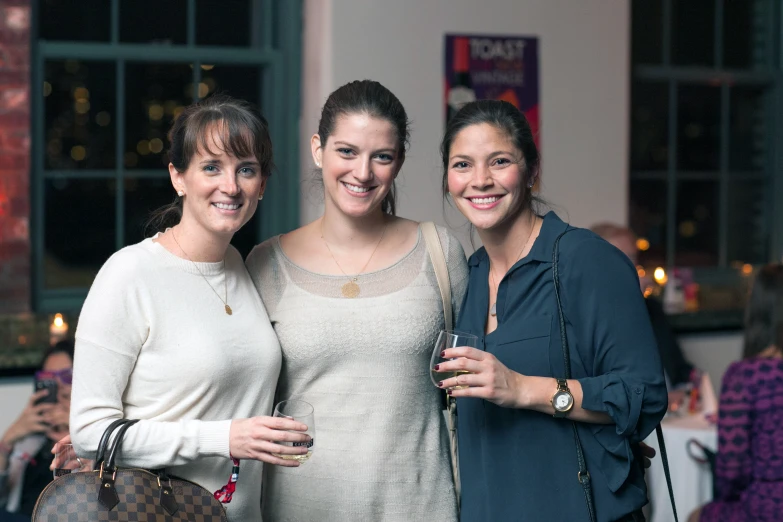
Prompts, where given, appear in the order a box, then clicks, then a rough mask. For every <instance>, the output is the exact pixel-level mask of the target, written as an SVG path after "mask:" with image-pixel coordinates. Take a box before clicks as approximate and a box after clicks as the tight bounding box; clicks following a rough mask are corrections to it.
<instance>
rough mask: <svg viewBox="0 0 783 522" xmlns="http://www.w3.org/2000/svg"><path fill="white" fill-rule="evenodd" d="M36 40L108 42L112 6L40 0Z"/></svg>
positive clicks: (100, 1) (95, 0) (97, 1)
mask: <svg viewBox="0 0 783 522" xmlns="http://www.w3.org/2000/svg"><path fill="white" fill-rule="evenodd" d="M39 5H40V9H39V11H38V28H39V29H38V30H39V36H40V37H41V38H42V39H43V40H74V41H90V42H108V41H109V40H110V39H111V2H109V1H107V0H79V1H78V2H74V1H73V0H40V1H39Z"/></svg>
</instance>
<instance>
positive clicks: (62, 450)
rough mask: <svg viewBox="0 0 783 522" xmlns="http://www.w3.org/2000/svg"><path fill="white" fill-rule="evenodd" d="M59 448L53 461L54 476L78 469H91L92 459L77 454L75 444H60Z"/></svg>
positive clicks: (60, 475) (74, 471)
mask: <svg viewBox="0 0 783 522" xmlns="http://www.w3.org/2000/svg"><path fill="white" fill-rule="evenodd" d="M58 450H59V451H57V452H56V453H55V454H54V462H53V463H52V468H53V469H54V473H53V474H54V478H57V477H62V476H63V475H68V474H69V473H76V472H77V471H89V470H90V468H91V467H92V461H90V460H87V459H80V458H79V457H77V456H76V452H75V451H74V449H73V444H60V445H59V448H58Z"/></svg>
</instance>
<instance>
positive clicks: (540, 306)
mask: <svg viewBox="0 0 783 522" xmlns="http://www.w3.org/2000/svg"><path fill="white" fill-rule="evenodd" d="M567 227H569V225H567V224H566V223H564V222H563V221H561V220H560V219H559V218H558V217H557V215H556V214H555V213H554V212H550V213H548V214H547V215H546V216H545V217H544V221H543V224H542V226H541V232H540V234H539V236H538V238H537V239H536V241H535V243H534V244H533V247H532V249H531V251H530V253H529V254H528V255H527V256H526V257H524V258H523V259H521V260H519V261H518V262H517V263H516V264H515V265H514V266H513V267H511V269H510V270H509V271H508V273H507V274H506V275H505V277H504V278H503V280H502V281H501V282H500V286H499V289H498V300H497V320H498V327H497V329H496V330H495V331H493V332H492V333H490V334H489V335H485V334H484V332H485V324H486V317H487V310H488V309H489V285H488V283H487V277H488V274H489V258H488V256H487V253H486V251H485V250H484V249H483V248H482V249H480V250H478V251H477V252H476V253H474V254H473V255H472V256H471V258H470V260H469V261H468V265H469V267H470V278H469V283H468V290H467V293H466V295H465V301H464V303H463V305H462V310H461V314H460V317H459V320H458V322H457V329H458V330H462V331H467V332H470V333H472V334H474V335H477V336H478V337H479V343H480V345H481V348H483V349H485V350H487V351H488V352H490V353H492V354H494V355H495V356H496V357H497V358H498V359H499V360H500V361H501V362H502V363H503V364H505V365H506V366H507V367H508V368H510V369H511V370H514V371H516V372H519V373H521V374H523V375H531V376H541V377H548V376H551V377H563V375H564V372H565V370H564V363H563V351H562V347H561V344H560V332H559V326H558V320H557V303H556V301H555V293H554V284H553V282H552V249H553V247H554V243H555V239H556V238H557V236H558V235H560V233H561V232H562V231H564V230H566V228H567ZM559 249H560V253H559V263H558V265H559V275H560V285H561V298H562V303H563V311H564V315H565V320H566V332H567V335H568V342H569V345H570V351H571V372H572V378H574V379H577V380H578V381H579V382H580V383H581V385H582V390H583V393H584V397H583V401H582V406H583V407H584V408H585V409H588V410H592V411H598V412H605V413H607V414H608V415H609V416H610V417H611V418H612V420H613V421H614V422H613V424H589V423H578V429H579V435H580V438H581V441H582V446H583V448H584V451H585V458H586V460H587V469H588V471H589V472H590V475H591V477H592V482H593V495H594V498H595V506H596V513H597V517H598V520H599V521H600V522H609V521H613V520H617V519H618V518H620V517H622V516H624V515H626V514H628V513H631V512H633V511H635V510H636V509H639V508H641V507H642V506H643V505H645V504H646V503H647V489H646V486H645V482H644V470H643V468H642V463H641V458H640V457H638V456H636V455H635V453H636V451H635V450H636V448H637V445H636V443H637V442H639V441H641V440H643V439H644V438H645V437H646V436H647V435H648V434H650V433H651V432H652V431H653V430H654V429H655V426H656V425H657V424H658V423H659V422H660V420H661V418H662V417H663V415H664V413H665V411H666V406H667V396H666V385H665V380H664V374H663V369H662V366H661V361H660V358H659V355H658V348H657V346H656V342H655V336H654V334H653V331H652V328H651V326H650V319H649V316H648V314H647V309H646V307H645V304H644V298H643V296H642V294H641V292H640V290H639V281H638V277H637V274H636V270H635V268H634V266H633V265H632V264H631V262H630V261H629V260H628V258H627V257H626V256H625V255H624V254H623V253H622V252H620V251H619V250H617V249H616V248H615V247H613V246H611V245H610V244H609V243H607V242H606V241H604V240H603V239H601V238H599V237H598V236H597V235H595V234H593V233H592V232H590V231H588V230H584V229H573V230H571V231H570V232H569V233H567V234H566V235H564V236H563V238H562V240H561V241H560V246H559ZM555 390H556V385H555V382H554V381H553V382H552V393H553V394H554V392H555ZM457 404H458V412H459V437H460V438H459V456H460V476H461V480H462V510H461V520H462V522H487V521H490V520H491V521H493V522H503V521H512V520H513V521H535V522H539V521H542V520H547V521H550V520H551V521H561V520H562V521H566V520H568V521H580V520H589V516H588V511H587V504H586V502H585V497H584V492H583V490H582V486H581V485H580V484H579V482H577V471H578V465H577V459H576V447H575V443H574V436H573V429H572V428H571V421H570V420H568V419H555V418H554V417H552V416H551V415H548V414H545V413H541V412H537V411H532V410H523V409H511V408H502V407H500V406H496V405H494V404H492V403H490V402H488V401H484V400H482V399H472V398H468V399H458V401H457ZM654 465H660V464H659V463H658V462H655V463H654Z"/></svg>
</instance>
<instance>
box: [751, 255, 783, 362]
mask: <svg viewBox="0 0 783 522" xmlns="http://www.w3.org/2000/svg"><path fill="white" fill-rule="evenodd" d="M781 334H783V265H781V264H779V263H772V264H769V265H767V266H765V267H763V268H762V269H761V270H759V271H758V273H757V274H756V279H755V280H754V281H753V289H752V290H751V292H750V299H749V300H748V306H747V308H746V309H745V347H744V348H743V353H742V357H743V358H745V359H747V358H749V357H755V356H757V355H758V354H760V353H761V352H763V351H764V350H766V349H767V348H769V347H770V346H777V347H778V348H783V339H781Z"/></svg>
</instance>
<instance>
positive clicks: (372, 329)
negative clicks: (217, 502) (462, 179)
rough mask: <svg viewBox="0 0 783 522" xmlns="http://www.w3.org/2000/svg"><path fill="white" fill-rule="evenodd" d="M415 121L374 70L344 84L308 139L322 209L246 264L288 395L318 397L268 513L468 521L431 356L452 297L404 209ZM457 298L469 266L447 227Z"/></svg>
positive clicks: (269, 497)
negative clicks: (304, 452) (400, 195)
mask: <svg viewBox="0 0 783 522" xmlns="http://www.w3.org/2000/svg"><path fill="white" fill-rule="evenodd" d="M407 138H408V119H407V116H406V113H405V109H404V108H403V106H402V104H401V103H400V101H399V100H398V99H397V98H396V97H395V96H394V95H393V94H392V93H391V92H389V90H388V89H386V88H385V87H383V86H382V85H381V84H379V83H377V82H373V81H367V80H366V81H355V82H351V83H349V84H347V85H344V86H342V87H340V88H339V89H337V90H336V91H335V92H333V93H332V94H331V95H330V96H329V98H328V100H327V101H326V104H325V105H324V108H323V112H322V114H321V121H320V123H319V128H318V133H317V134H315V135H314V136H313V137H312V139H311V149H312V154H313V160H314V161H315V164H316V167H318V168H319V169H320V172H321V173H322V177H323V186H324V207H325V208H324V214H323V216H321V217H320V218H319V219H317V220H315V221H314V222H312V223H310V224H308V225H305V226H304V227H302V228H299V229H297V230H295V231H293V232H291V233H289V234H286V235H283V236H279V237H275V238H272V239H270V240H268V241H267V242H265V243H263V244H262V245H259V246H258V247H256V248H255V250H254V251H253V252H252V253H251V254H250V256H249V257H248V259H247V266H248V270H249V272H250V275H251V278H252V279H253V281H254V283H255V284H256V287H257V288H258V290H259V292H260V294H261V297H262V299H263V301H264V305H265V307H266V309H267V312H268V314H269V317H270V320H271V321H272V325H273V327H274V329H275V332H276V333H277V335H278V338H279V340H280V344H281V347H282V350H283V365H282V370H281V375H280V380H279V385H278V392H277V394H278V399H287V398H291V397H297V398H301V399H303V400H305V401H307V402H310V403H311V404H313V405H314V407H315V418H316V420H315V424H316V433H317V434H316V437H315V440H314V443H315V444H314V452H313V456H312V458H311V459H310V460H309V461H308V462H307V463H306V464H305V465H304V466H301V467H300V468H298V469H282V468H278V469H271V467H270V468H268V469H267V470H266V477H265V483H264V501H263V512H264V520H265V521H267V522H278V521H288V520H292V521H294V520H295V521H319V522H322V521H340V522H351V521H357V522H358V521H361V522H365V521H368V520H372V521H375V522H384V521H405V522H408V521H411V520H422V519H428V520H439V521H454V520H456V519H457V508H456V496H455V492H454V486H453V482H452V475H451V464H450V460H449V449H448V440H447V433H446V428H445V425H444V422H443V417H442V415H441V401H442V397H441V395H440V393H442V392H439V390H437V389H436V388H435V387H434V386H433V385H432V383H431V381H430V377H429V360H430V355H431V350H432V348H433V346H434V342H435V339H436V337H437V334H438V332H439V331H440V330H441V329H443V328H444V319H443V305H442V302H441V298H440V293H439V290H438V284H437V280H436V278H435V273H434V270H433V268H432V264H431V263H430V261H429V257H428V255H427V247H426V243H425V241H424V240H423V238H422V236H421V232H420V229H419V223H416V222H414V221H410V220H408V219H403V218H400V217H397V216H395V212H394V211H395V208H394V180H395V178H396V177H397V174H398V173H399V171H400V168H401V167H402V164H403V161H404V159H405V149H406V142H407ZM438 234H439V238H440V241H441V244H442V246H443V249H444V252H445V253H446V259H447V265H448V268H449V272H450V279H451V285H452V295H453V301H452V303H451V306H452V307H453V308H454V310H455V311H456V309H457V308H458V307H459V305H460V304H461V301H462V296H463V295H464V291H465V284H466V276H467V265H466V261H465V257H464V252H463V250H462V247H461V245H460V244H459V242H458V241H457V240H456V239H455V238H454V237H453V236H452V235H451V234H450V233H448V232H447V231H446V230H445V229H443V228H439V229H438Z"/></svg>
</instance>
